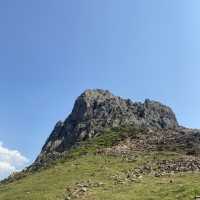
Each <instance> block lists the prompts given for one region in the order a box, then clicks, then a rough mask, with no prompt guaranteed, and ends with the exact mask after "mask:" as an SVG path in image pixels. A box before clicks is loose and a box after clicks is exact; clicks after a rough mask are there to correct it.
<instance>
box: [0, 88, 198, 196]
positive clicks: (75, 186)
mask: <svg viewBox="0 0 200 200" xmlns="http://www.w3.org/2000/svg"><path fill="white" fill-rule="evenodd" d="M199 182H200V131H199V130H196V129H188V128H185V127H182V126H180V125H179V124H178V122H177V120H176V117H175V114H174V113H173V111H172V110H171V109H170V108H169V107H167V106H165V105H162V104H161V103H159V102H155V101H150V100H145V102H144V103H139V102H132V101H131V100H125V99H122V98H120V97H116V96H114V95H112V94H111V93H110V92H109V91H104V90H86V91H85V92H84V93H83V94H81V95H80V96H79V97H78V98H77V100H76V102H75V105H74V107H73V110H72V113H71V114H70V115H69V116H68V118H67V119H66V120H65V121H64V122H61V121H59V122H58V123H57V124H56V126H55V128H54V130H53V131H52V133H51V134H50V136H49V138H48V139H47V141H46V143H45V144H44V146H43V148H42V151H41V153H40V154H39V156H38V157H37V159H36V160H35V162H34V163H33V164H32V165H31V166H29V167H28V168H26V169H24V170H23V171H22V172H19V173H15V174H12V175H11V176H10V177H9V178H8V179H5V180H3V181H2V182H1V183H0V200H13V199H18V200H79V199H80V200H160V199H163V200H174V199H177V200H190V199H191V200H192V199H194V197H195V195H200V185H199Z"/></svg>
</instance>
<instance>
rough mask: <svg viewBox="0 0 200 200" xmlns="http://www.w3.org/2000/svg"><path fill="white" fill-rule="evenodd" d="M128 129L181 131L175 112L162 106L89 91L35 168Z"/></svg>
mask: <svg viewBox="0 0 200 200" xmlns="http://www.w3.org/2000/svg"><path fill="white" fill-rule="evenodd" d="M126 125H128V126H131V125H134V126H138V127H145V128H148V127H149V128H159V129H174V128H177V127H179V125H178V122H177V120H176V117H175V114H174V113H173V111H172V110H171V109H170V108H169V107H167V106H165V105H162V104H161V103H159V102H156V101H150V100H145V102H144V103H140V102H132V101H131V100H129V99H128V100H125V99H122V98H120V97H117V96H114V95H113V94H111V93H110V92H109V91H104V90H99V89H97V90H86V91H85V92H84V93H83V94H81V95H80V96H79V97H78V98H77V100H76V101H75V104H74V107H73V110H72V113H71V114H70V115H69V116H68V118H67V119H66V120H65V121H64V122H61V121H59V122H58V123H57V124H56V126H55V128H54V130H53V131H52V133H51V134H50V136H49V138H48V139H47V141H46V143H45V145H44V146H43V148H42V151H41V153H40V155H39V156H38V158H37V159H36V161H35V163H34V164H40V163H42V162H43V161H45V159H47V158H48V157H52V156H54V155H59V154H60V153H63V152H65V151H67V150H69V149H70V148H71V147H72V146H73V145H75V144H77V143H78V142H79V141H82V140H85V139H87V138H91V137H93V136H95V135H97V134H99V133H100V132H101V131H102V130H103V129H105V128H111V127H118V126H126Z"/></svg>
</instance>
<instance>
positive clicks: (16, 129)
mask: <svg viewBox="0 0 200 200" xmlns="http://www.w3.org/2000/svg"><path fill="white" fill-rule="evenodd" d="M199 9H200V2H199V1H198V0H196V1H195V0H191V1H186V0H176V1H174V0H167V1H160V0H151V1H149V0H125V1H122V0H101V1H99V0H76V1H73V0H59V1H55V0H43V1H40V0H29V1H27V0H19V1H14V0H11V1H1V2H0V91H1V92H0V100H1V101H0V111H1V113H0V141H1V143H3V144H1V146H2V147H4V149H7V150H8V151H9V150H12V149H16V150H17V151H18V152H20V153H21V154H22V155H24V156H26V157H27V158H28V159H29V161H32V160H33V159H34V158H35V157H36V155H37V154H38V153H39V151H40V149H41V147H42V145H43V144H44V142H45V140H46V138H47V136H48V135H49V134H50V132H51V130H52V128H53V126H54V124H55V123H56V122H57V121H58V120H60V119H64V118H66V116H67V115H68V114H69V112H70V111H71V109H72V106H73V103H74V100H75V98H76V97H77V96H78V95H79V94H80V93H81V92H82V91H83V90H85V89H87V88H103V89H109V90H110V91H112V92H113V93H114V94H116V95H119V96H122V97H124V98H131V99H132V100H134V101H143V100H144V99H145V98H150V99H154V100H158V101H161V102H163V103H165V104H167V105H169V106H171V107H172V108H173V110H174V111H175V113H176V115H177V118H178V120H179V122H180V124H182V125H185V126H188V127H194V128H200V118H199V111H200V109H199V107H200V93H199V92H198V91H199V87H200V78H199V77H200V56H199V52H200V37H199V35H200V14H199ZM3 145H4V146H3ZM0 162H1V160H0Z"/></svg>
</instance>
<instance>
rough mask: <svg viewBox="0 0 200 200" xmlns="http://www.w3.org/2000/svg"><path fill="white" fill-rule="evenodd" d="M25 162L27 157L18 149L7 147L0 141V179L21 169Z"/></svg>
mask: <svg viewBox="0 0 200 200" xmlns="http://www.w3.org/2000/svg"><path fill="white" fill-rule="evenodd" d="M27 163H28V159H27V158H26V157H25V156H23V155H22V154H21V153H20V152H19V151H17V150H11V149H8V148H6V147H4V146H3V143H2V142H0V180H1V179H3V178H5V177H7V176H8V175H9V174H11V173H12V172H15V171H18V170H20V169H22V168H23V167H25V165H26V164H27Z"/></svg>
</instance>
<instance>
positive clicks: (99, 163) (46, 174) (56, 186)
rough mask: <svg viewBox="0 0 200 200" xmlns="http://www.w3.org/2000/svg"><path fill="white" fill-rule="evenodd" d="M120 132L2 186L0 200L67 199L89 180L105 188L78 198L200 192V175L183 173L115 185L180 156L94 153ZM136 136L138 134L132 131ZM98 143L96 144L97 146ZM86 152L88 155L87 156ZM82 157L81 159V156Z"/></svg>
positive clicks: (133, 199) (117, 199)
mask: <svg viewBox="0 0 200 200" xmlns="http://www.w3.org/2000/svg"><path fill="white" fill-rule="evenodd" d="M120 133H121V131H114V132H113V131H112V132H109V133H108V134H105V135H104V136H101V137H98V138H96V139H93V140H92V141H91V142H88V143H87V144H84V147H82V148H79V149H75V150H73V151H72V152H71V154H70V158H67V159H66V160H63V161H62V162H58V163H57V164H56V165H53V166H51V167H50V168H48V169H45V170H41V171H40V172H37V173H34V174H30V175H29V176H27V177H25V178H23V179H21V180H18V181H15V182H13V183H9V184H7V185H1V186H0V200H14V199H15V200H17V199H20V200H64V199H65V197H66V196H67V191H66V188H67V187H68V186H70V187H75V185H76V183H77V182H83V181H88V180H90V181H91V182H102V183H104V185H100V186H99V187H91V188H89V189H88V190H87V192H86V193H84V195H83V196H80V197H79V198H77V199H87V200H107V199H109V200H123V199H124V200H129V199H130V200H139V199H140V200H141V199H144V200H147V199H148V200H150V199H152V200H157V199H159V200H160V199H164V200H170V199H173V200H174V199H180V200H189V199H193V197H194V195H195V193H200V185H199V182H200V173H197V172H195V173H192V172H190V173H184V174H176V175H173V176H164V177H159V178H157V177H154V176H152V175H146V176H144V177H143V178H142V179H141V181H140V182H138V183H135V182H126V183H125V184H115V181H114V179H113V176H114V175H116V174H119V173H123V172H125V171H127V170H129V169H133V168H134V167H136V166H139V165H141V163H143V162H147V161H148V160H153V159H154V157H155V154H156V158H157V159H166V158H169V159H170V158H174V157H178V156H179V154H176V153H167V152H165V153H164V152H153V153H141V152H135V154H138V158H137V160H136V161H132V162H128V161H125V160H124V159H122V158H120V157H113V156H103V155H95V154H93V152H94V150H95V149H96V148H99V147H105V146H110V145H112V144H113V143H116V141H117V140H119V139H120V138H121V137H123V136H122V135H121V134H120ZM130 133H131V134H135V131H134V130H133V131H130ZM94 144H95V145H94ZM86 153H87V154H86ZM84 154H85V155H84ZM80 155H81V156H80Z"/></svg>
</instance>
